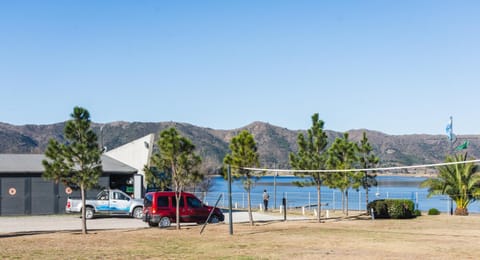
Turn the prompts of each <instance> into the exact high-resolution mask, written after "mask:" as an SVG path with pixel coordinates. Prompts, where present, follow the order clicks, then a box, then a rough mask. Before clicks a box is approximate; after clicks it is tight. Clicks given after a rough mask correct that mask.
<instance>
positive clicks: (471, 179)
mask: <svg viewBox="0 0 480 260" xmlns="http://www.w3.org/2000/svg"><path fill="white" fill-rule="evenodd" d="M466 160H467V153H465V154H456V155H452V156H450V155H447V157H446V159H445V162H446V163H453V162H463V161H466ZM437 170H438V176H437V177H436V178H432V179H427V180H425V181H424V182H423V183H422V184H421V187H428V192H429V194H428V196H429V197H430V196H432V195H447V196H449V197H450V198H451V199H452V200H453V201H455V204H456V205H457V207H456V209H455V215H468V208H467V207H468V205H469V204H470V203H471V202H473V201H475V200H477V199H479V198H480V173H479V171H478V165H476V164H475V163H459V164H450V165H443V166H439V167H437Z"/></svg>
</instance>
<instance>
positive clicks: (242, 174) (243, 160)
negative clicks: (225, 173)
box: [223, 130, 264, 226]
mask: <svg viewBox="0 0 480 260" xmlns="http://www.w3.org/2000/svg"><path fill="white" fill-rule="evenodd" d="M229 148H230V150H231V153H230V154H227V155H226V156H225V158H224V159H223V163H224V164H225V165H230V166H231V169H232V176H233V178H235V179H241V180H242V181H243V188H244V189H245V191H246V192H247V200H248V217H249V220H250V225H252V226H253V216H252V205H251V189H252V184H253V183H254V182H255V181H256V180H258V178H259V175H263V174H264V172H260V173H258V174H254V173H253V172H251V171H249V170H245V169H243V168H244V167H258V166H259V165H260V160H259V155H258V151H257V144H256V143H255V140H254V138H253V135H252V134H250V132H248V131H247V130H243V131H242V132H240V133H239V134H238V135H237V136H235V137H233V138H232V140H231V141H230V145H229Z"/></svg>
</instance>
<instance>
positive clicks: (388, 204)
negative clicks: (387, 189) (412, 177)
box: [367, 199, 416, 219]
mask: <svg viewBox="0 0 480 260" xmlns="http://www.w3.org/2000/svg"><path fill="white" fill-rule="evenodd" d="M367 209H368V212H369V213H370V212H371V209H373V214H374V216H375V218H395V219H398V218H414V217H415V216H416V215H415V214H414V203H413V201H411V200H397V199H385V200H374V201H372V202H370V203H368V206H367Z"/></svg>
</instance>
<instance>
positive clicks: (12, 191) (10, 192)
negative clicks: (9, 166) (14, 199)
mask: <svg viewBox="0 0 480 260" xmlns="http://www.w3.org/2000/svg"><path fill="white" fill-rule="evenodd" d="M8 194H10V196H15V194H17V189H15V188H10V189H8Z"/></svg>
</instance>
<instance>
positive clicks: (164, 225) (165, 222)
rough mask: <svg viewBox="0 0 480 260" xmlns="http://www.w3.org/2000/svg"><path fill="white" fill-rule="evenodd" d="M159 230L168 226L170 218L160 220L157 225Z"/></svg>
mask: <svg viewBox="0 0 480 260" xmlns="http://www.w3.org/2000/svg"><path fill="white" fill-rule="evenodd" d="M158 224H159V226H160V227H161V228H166V227H169V226H170V224H171V223H170V218H169V217H163V218H161V219H160V222H159V223H158Z"/></svg>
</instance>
